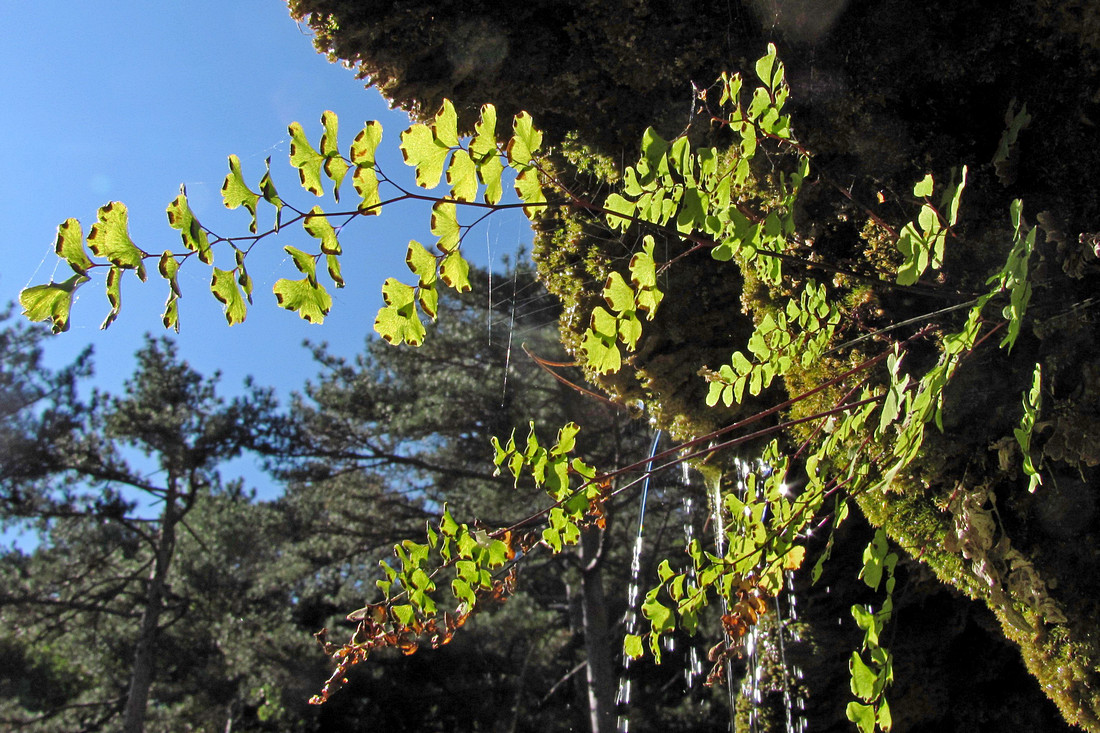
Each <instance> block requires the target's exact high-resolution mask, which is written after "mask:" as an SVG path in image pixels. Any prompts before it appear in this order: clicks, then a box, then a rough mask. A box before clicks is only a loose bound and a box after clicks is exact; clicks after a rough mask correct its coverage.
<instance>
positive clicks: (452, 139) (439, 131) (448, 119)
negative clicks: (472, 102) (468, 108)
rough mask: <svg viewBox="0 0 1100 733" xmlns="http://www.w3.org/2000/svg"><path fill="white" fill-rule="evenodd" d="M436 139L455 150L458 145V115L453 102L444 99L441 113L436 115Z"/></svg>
mask: <svg viewBox="0 0 1100 733" xmlns="http://www.w3.org/2000/svg"><path fill="white" fill-rule="evenodd" d="M433 127H434V128H435V137H436V139H437V140H439V142H440V143H442V144H443V145H445V146H447V147H449V148H453V147H457V145H458V115H456V114H455V107H454V105H453V104H451V100H449V99H444V100H443V104H442V105H440V107H439V111H438V112H436V113H435V121H434V123H433Z"/></svg>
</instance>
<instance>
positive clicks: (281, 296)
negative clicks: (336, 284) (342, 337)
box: [272, 247, 332, 324]
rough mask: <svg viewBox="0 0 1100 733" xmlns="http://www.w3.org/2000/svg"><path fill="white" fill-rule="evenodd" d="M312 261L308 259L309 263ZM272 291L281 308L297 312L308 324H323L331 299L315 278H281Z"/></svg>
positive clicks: (330, 305)
mask: <svg viewBox="0 0 1100 733" xmlns="http://www.w3.org/2000/svg"><path fill="white" fill-rule="evenodd" d="M287 249H292V248H290V247H288V248H287ZM296 261H297V260H296ZM312 261H313V260H312V258H310V262H312ZM272 289H273V290H274V292H275V299H276V300H277V301H278V302H279V305H280V306H281V307H283V308H286V309H287V310H292V311H297V312H298V315H299V316H301V317H302V318H304V319H305V320H307V321H309V322H310V323H318V324H320V323H324V321H325V316H326V315H328V312H329V309H330V308H332V298H331V297H330V296H329V294H328V291H327V290H325V288H324V286H322V285H320V284H319V283H318V282H317V278H316V277H306V278H304V279H302V280H287V279H286V278H283V279H281V280H279V281H277V282H276V283H275V286H274V288H272Z"/></svg>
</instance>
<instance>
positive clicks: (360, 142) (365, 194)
mask: <svg viewBox="0 0 1100 733" xmlns="http://www.w3.org/2000/svg"><path fill="white" fill-rule="evenodd" d="M381 141H382V123H380V122H378V121H376V120H371V121H370V122H368V123H367V124H366V125H364V126H363V129H362V130H361V131H360V132H359V134H358V135H356V136H355V140H354V142H352V144H351V162H352V163H353V164H354V165H355V171H354V172H353V173H352V176H351V182H352V185H354V186H355V190H356V192H357V193H358V194H359V199H360V201H359V211H361V212H362V213H364V214H378V213H379V212H380V210H381V207H382V199H381V197H380V196H379V195H378V174H377V173H376V171H375V169H374V166H375V157H374V156H375V150H376V149H377V148H378V144H379V143H380V142H381Z"/></svg>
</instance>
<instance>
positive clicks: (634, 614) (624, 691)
mask: <svg viewBox="0 0 1100 733" xmlns="http://www.w3.org/2000/svg"><path fill="white" fill-rule="evenodd" d="M660 441H661V431H660V430H658V431H657V432H656V433H655V434H654V436H653V445H652V446H651V447H650V449H649V462H648V463H646V477H645V481H643V482H642V500H641V506H640V507H639V509H638V529H637V531H636V532H635V533H634V549H633V553H632V555H631V557H630V585H629V586H628V587H627V596H626V616H625V617H624V618H623V622H624V625H625V626H626V633H628V634H637V633H638V597H639V595H640V594H641V586H640V582H641V574H642V535H643V531H644V529H645V505H646V500H647V499H648V498H649V480H650V478H651V477H652V471H653V456H655V455H657V444H658V443H659V442H660ZM633 661H634V660H633V659H631V657H630V655H628V654H627V653H626V652H625V651H624V652H623V673H622V676H621V677H620V678H619V693H618V695H616V697H615V705H616V707H617V708H618V710H619V715H618V721H617V727H618V730H619V733H629V731H630V717H629V715H628V712H629V709H630V682H631V680H630V664H631V662H633Z"/></svg>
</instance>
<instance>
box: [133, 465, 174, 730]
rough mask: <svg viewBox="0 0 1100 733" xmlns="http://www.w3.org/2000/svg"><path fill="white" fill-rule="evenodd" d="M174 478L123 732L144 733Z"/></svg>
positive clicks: (168, 558) (169, 547) (169, 549)
mask: <svg viewBox="0 0 1100 733" xmlns="http://www.w3.org/2000/svg"><path fill="white" fill-rule="evenodd" d="M177 496H178V494H177V490H176V478H175V477H174V476H172V475H171V474H169V476H168V492H167V495H166V496H165V499H164V513H163V514H162V515H161V522H160V533H159V535H160V536H159V537H158V538H157V545H156V549H155V552H156V557H155V559H154V562H153V569H152V571H151V572H150V574H149V587H148V589H147V590H146V594H145V607H144V608H143V609H142V612H141V630H140V631H139V632H138V638H137V646H136V648H135V649H134V665H133V668H132V669H131V671H130V691H129V693H128V694H127V696H126V708H125V709H124V711H123V717H122V730H123V733H143V731H144V730H145V709H146V707H147V706H148V703H149V688H150V687H151V686H152V684H153V671H154V659H155V652H156V644H157V636H158V634H159V632H160V613H161V610H162V609H163V606H164V596H165V591H166V590H167V588H168V568H169V566H170V565H171V563H172V555H173V552H174V550H175V544H176V522H177V521H178V519H179V517H178V516H177V510H176V499H177Z"/></svg>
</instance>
